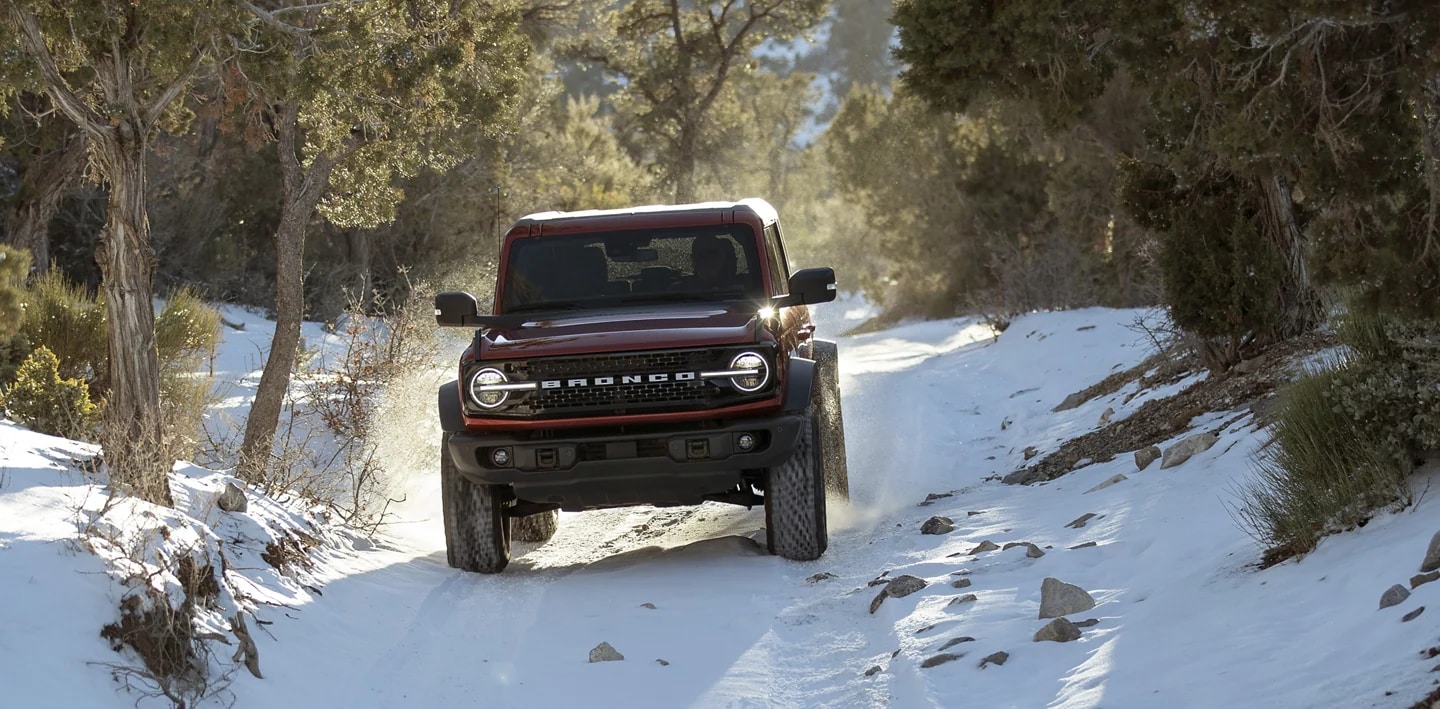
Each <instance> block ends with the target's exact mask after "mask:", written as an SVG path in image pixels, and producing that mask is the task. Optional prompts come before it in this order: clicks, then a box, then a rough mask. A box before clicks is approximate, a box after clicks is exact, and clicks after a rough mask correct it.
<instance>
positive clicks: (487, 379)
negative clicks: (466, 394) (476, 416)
mask: <svg viewBox="0 0 1440 709" xmlns="http://www.w3.org/2000/svg"><path fill="white" fill-rule="evenodd" d="M506 381H508V378H507V377H506V376H505V373H504V372H502V371H500V370H498V369H492V368H486V369H482V370H480V371H478V372H476V373H475V374H473V375H471V377H470V399H471V400H473V401H474V402H475V403H476V404H479V405H480V406H481V407H482V408H486V409H498V408H500V407H501V406H504V405H505V400H507V399H509V398H510V392H508V391H505V390H503V389H499V390H497V389H490V388H489V387H493V386H497V385H500V384H504V383H505V382H506Z"/></svg>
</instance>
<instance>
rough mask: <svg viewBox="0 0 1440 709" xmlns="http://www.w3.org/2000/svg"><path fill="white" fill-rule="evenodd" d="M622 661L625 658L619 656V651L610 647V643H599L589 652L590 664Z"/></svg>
mask: <svg viewBox="0 0 1440 709" xmlns="http://www.w3.org/2000/svg"><path fill="white" fill-rule="evenodd" d="M623 659H625V656H624V655H621V654H620V651H619V650H616V649H615V648H614V647H611V645H610V643H600V644H599V645H596V646H595V649H594V650H591V651H590V661H591V662H617V661H619V660H623Z"/></svg>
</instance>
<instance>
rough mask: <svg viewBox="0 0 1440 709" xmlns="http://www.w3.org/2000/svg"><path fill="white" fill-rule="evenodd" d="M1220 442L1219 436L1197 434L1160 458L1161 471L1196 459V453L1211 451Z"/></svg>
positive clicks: (1168, 450) (1177, 444) (1171, 447)
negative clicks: (1193, 458)
mask: <svg viewBox="0 0 1440 709" xmlns="http://www.w3.org/2000/svg"><path fill="white" fill-rule="evenodd" d="M1218 440H1220V437H1219V436H1216V435H1215V434H1213V433H1197V434H1195V435H1193V436H1190V437H1189V438H1186V439H1185V440H1183V441H1180V442H1179V443H1176V444H1175V445H1173V446H1170V448H1169V449H1167V450H1166V451H1165V453H1164V454H1163V455H1161V457H1160V469H1161V470H1164V469H1166V468H1173V467H1175V466H1177V465H1180V464H1181V463H1184V462H1185V461H1187V460H1190V458H1192V457H1194V456H1195V454H1196V453H1201V452H1203V451H1207V450H1210V447H1211V446H1213V445H1215V442H1216V441H1218Z"/></svg>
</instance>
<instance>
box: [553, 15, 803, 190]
mask: <svg viewBox="0 0 1440 709" xmlns="http://www.w3.org/2000/svg"><path fill="white" fill-rule="evenodd" d="M828 5H829V0H714V1H712V2H703V3H689V2H684V1H682V0H637V1H636V2H631V3H627V4H620V5H617V6H615V7H613V8H611V9H607V10H605V11H604V12H603V13H602V14H601V15H600V19H599V22H598V29H597V31H596V32H593V33H591V34H589V35H588V36H587V37H586V38H584V39H582V40H579V41H576V42H573V43H571V44H570V45H568V47H567V49H566V52H567V54H568V55H569V56H572V57H574V58H578V59H582V60H584V61H587V62H590V63H592V64H594V65H597V66H599V67H600V68H601V69H603V70H604V72H605V73H606V75H607V76H608V77H610V78H612V79H614V80H615V81H617V82H618V83H619V84H620V86H621V88H620V90H619V92H618V94H617V96H616V97H615V99H614V100H615V105H616V107H617V110H618V111H619V112H620V113H621V114H622V115H624V116H625V117H626V118H627V119H629V120H630V121H631V122H633V126H634V130H635V131H637V132H638V133H640V134H641V135H643V136H644V137H646V138H648V140H649V141H650V142H649V143H648V147H649V149H650V150H652V151H653V159H654V161H655V162H656V163H657V166H658V168H659V170H660V172H661V174H662V176H663V177H664V179H666V180H669V181H670V182H672V183H673V185H674V199H675V201H676V202H677V203H678V202H690V201H692V200H693V199H694V198H695V192H696V187H695V175H696V169H697V166H698V165H699V164H700V163H701V162H702V161H704V160H705V159H707V158H709V157H711V156H713V155H715V154H716V153H717V152H719V151H720V150H721V149H722V148H723V143H722V141H721V133H722V132H723V131H722V130H721V129H722V128H723V127H724V126H725V125H726V123H725V121H723V120H721V119H720V118H719V116H718V115H717V112H716V110H715V109H716V107H717V102H720V101H721V99H722V97H723V96H724V95H725V94H726V93H727V92H728V91H733V90H734V85H735V80H736V79H738V78H743V77H745V76H746V75H749V74H752V73H754V72H756V71H757V70H758V67H757V62H756V61H755V60H754V59H753V57H752V56H751V55H752V52H753V51H754V50H755V48H756V47H758V46H759V45H760V43H761V42H762V41H765V40H772V41H777V42H784V41H787V40H790V39H793V38H794V37H796V36H797V35H799V34H800V33H802V32H804V31H806V30H808V29H810V28H811V27H814V26H815V25H816V23H818V22H819V21H820V20H821V18H822V17H824V14H825V11H826V9H827V7H828ZM730 120H731V121H734V120H739V116H738V115H736V114H731V118H730Z"/></svg>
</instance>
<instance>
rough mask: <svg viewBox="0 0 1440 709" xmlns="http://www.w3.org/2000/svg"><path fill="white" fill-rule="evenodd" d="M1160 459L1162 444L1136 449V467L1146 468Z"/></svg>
mask: <svg viewBox="0 0 1440 709" xmlns="http://www.w3.org/2000/svg"><path fill="white" fill-rule="evenodd" d="M1159 459H1160V446H1147V447H1145V448H1141V449H1140V450H1138V451H1135V467H1136V468H1139V469H1140V470H1144V469H1146V468H1148V467H1150V464H1151V463H1154V462H1155V461H1157V460H1159Z"/></svg>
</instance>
